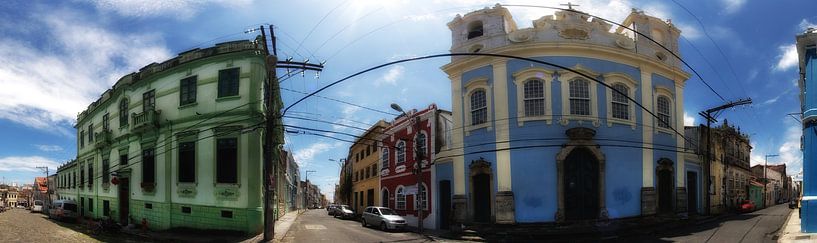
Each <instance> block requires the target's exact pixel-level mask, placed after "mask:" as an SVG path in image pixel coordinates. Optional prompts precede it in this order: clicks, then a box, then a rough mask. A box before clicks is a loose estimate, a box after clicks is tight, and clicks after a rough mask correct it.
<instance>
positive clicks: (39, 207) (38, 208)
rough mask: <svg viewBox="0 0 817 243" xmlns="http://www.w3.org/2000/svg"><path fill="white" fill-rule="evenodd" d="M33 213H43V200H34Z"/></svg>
mask: <svg viewBox="0 0 817 243" xmlns="http://www.w3.org/2000/svg"><path fill="white" fill-rule="evenodd" d="M31 212H32V213H42V212H43V200H34V206H31Z"/></svg>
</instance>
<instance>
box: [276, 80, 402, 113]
mask: <svg viewBox="0 0 817 243" xmlns="http://www.w3.org/2000/svg"><path fill="white" fill-rule="evenodd" d="M281 89H282V90H286V91H289V92H294V93H299V94H307V95H308V94H309V93H307V92H302V91H297V90H293V89H288V88H284V87H281ZM315 97H318V98H323V99H327V100H331V101H335V102H339V103H342V104H346V105H350V106H354V107H357V108H361V109H366V110H370V111H374V112H377V113H383V114H386V115H391V116H397V115H398V114H394V113H391V112H388V111H384V110H378V109H375V108H371V107H366V106H362V105H358V104H354V103H351V102H348V101H343V100H339V99H335V98H331V97H326V96H321V95H315Z"/></svg>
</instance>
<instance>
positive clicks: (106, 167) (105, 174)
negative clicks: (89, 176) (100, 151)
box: [102, 159, 111, 184]
mask: <svg viewBox="0 0 817 243" xmlns="http://www.w3.org/2000/svg"><path fill="white" fill-rule="evenodd" d="M110 167H111V164H110V162H109V161H108V159H103V160H102V183H103V184H107V183H108V181H109V179H110V176H111V175H110V173H111V172H110V171H111V168H110Z"/></svg>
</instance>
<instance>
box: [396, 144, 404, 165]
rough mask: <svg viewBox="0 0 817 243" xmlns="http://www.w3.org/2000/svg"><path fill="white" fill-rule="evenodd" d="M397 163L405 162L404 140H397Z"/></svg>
mask: <svg viewBox="0 0 817 243" xmlns="http://www.w3.org/2000/svg"><path fill="white" fill-rule="evenodd" d="M396 150H397V164H402V163H405V162H406V142H404V141H403V140H400V141H399V142H397V149H396Z"/></svg>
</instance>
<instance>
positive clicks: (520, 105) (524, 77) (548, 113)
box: [513, 67, 553, 126]
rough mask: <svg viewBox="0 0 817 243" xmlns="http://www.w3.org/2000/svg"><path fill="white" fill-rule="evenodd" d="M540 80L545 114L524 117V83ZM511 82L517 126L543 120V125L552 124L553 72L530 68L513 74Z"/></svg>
mask: <svg viewBox="0 0 817 243" xmlns="http://www.w3.org/2000/svg"><path fill="white" fill-rule="evenodd" d="M533 79H539V80H542V82H543V85H544V87H543V88H544V95H545V97H544V98H545V114H544V115H541V116H526V115H525V83H527V82H528V81H530V80H533ZM513 82H514V84H516V121H517V125H518V126H522V125H524V124H525V122H526V121H536V120H544V121H545V123H547V124H551V123H553V96H552V94H553V91H552V89H551V84H552V83H553V71H551V70H547V69H544V68H540V67H530V68H526V69H523V70H521V71H518V72H515V73H513Z"/></svg>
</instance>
